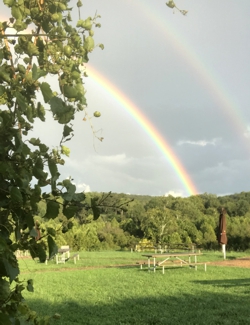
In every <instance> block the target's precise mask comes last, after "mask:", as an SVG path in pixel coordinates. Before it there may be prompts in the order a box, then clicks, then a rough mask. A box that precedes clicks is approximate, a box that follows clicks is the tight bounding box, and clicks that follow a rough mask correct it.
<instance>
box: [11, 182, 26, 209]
mask: <svg viewBox="0 0 250 325" xmlns="http://www.w3.org/2000/svg"><path fill="white" fill-rule="evenodd" d="M10 198H11V201H12V204H13V205H14V206H20V205H22V203H23V196H22V193H21V191H20V190H19V188H17V187H14V186H12V187H11V189H10Z"/></svg>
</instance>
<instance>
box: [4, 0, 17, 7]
mask: <svg viewBox="0 0 250 325" xmlns="http://www.w3.org/2000/svg"><path fill="white" fill-rule="evenodd" d="M3 3H4V4H5V5H6V6H8V7H12V6H13V4H14V3H15V0H3Z"/></svg>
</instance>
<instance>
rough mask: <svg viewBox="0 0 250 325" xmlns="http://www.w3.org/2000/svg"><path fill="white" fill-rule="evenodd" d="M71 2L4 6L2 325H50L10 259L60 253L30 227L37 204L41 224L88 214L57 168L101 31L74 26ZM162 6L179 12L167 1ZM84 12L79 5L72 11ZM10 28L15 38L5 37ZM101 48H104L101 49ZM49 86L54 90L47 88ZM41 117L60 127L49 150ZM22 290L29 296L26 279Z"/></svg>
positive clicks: (0, 55) (42, 0) (8, 0)
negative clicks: (38, 128) (39, 129)
mask: <svg viewBox="0 0 250 325" xmlns="http://www.w3.org/2000/svg"><path fill="white" fill-rule="evenodd" d="M69 2H70V0H60V1H55V0H3V3H4V4H5V5H6V6H8V7H9V8H10V11H11V14H10V16H11V17H10V19H9V20H8V21H3V22H0V36H1V43H0V48H1V51H0V104H1V111H0V323H3V324H5V325H9V324H20V322H19V318H20V317H21V315H23V316H25V317H26V319H28V320H29V321H32V322H33V323H34V324H37V325H39V324H48V323H49V318H48V317H47V318H45V319H43V320H41V319H40V318H39V317H38V316H37V314H36V313H35V312H31V311H30V310H29V308H28V306H27V305H26V304H25V303H24V302H23V300H22V291H23V290H24V287H25V286H24V284H23V283H20V282H19V280H18V278H17V277H18V274H19V268H18V262H17V259H16V257H15V254H14V253H15V251H16V250H17V249H29V251H30V253H31V256H32V257H33V258H36V257H37V258H39V260H40V261H41V262H44V261H45V260H46V256H47V252H46V250H47V249H48V251H49V252H48V253H49V258H50V257H52V256H53V255H54V254H56V252H57V246H56V244H55V241H54V239H53V236H54V234H53V231H50V232H47V233H45V234H44V235H43V236H42V238H39V236H38V232H37V228H36V227H35V222H34V216H35V215H37V213H38V204H39V203H40V202H41V201H44V202H45V204H46V212H45V215H43V216H42V217H43V218H45V219H47V220H48V219H55V218H56V217H57V216H58V215H59V214H60V213H61V214H63V215H64V216H65V217H66V218H67V220H69V219H71V218H72V217H73V216H74V215H75V214H76V212H77V211H78V209H79V208H82V207H85V208H87V209H88V208H89V207H88V206H87V205H86V204H85V203H83V202H84V199H85V196H84V194H83V193H76V187H75V185H74V184H73V183H72V182H71V180H70V179H65V180H62V181H59V177H60V173H59V171H58V165H63V164H64V160H63V155H66V156H68V155H69V152H70V150H69V148H67V147H66V146H65V142H67V141H69V140H70V139H71V138H72V137H73V128H72V124H71V121H72V120H73V119H74V118H75V114H76V113H77V112H80V111H85V108H86V105H87V101H86V98H85V89H84V86H83V80H82V79H83V77H84V76H86V74H85V72H82V71H83V70H82V69H81V67H83V65H84V63H86V62H88V55H89V53H90V52H92V51H93V49H94V48H95V43H94V39H93V34H94V31H93V27H100V24H99V23H98V22H97V19H98V16H94V17H88V18H87V19H85V20H82V19H81V18H80V16H79V20H78V22H77V24H76V26H74V27H73V26H72V25H71V15H70V12H71V10H72V8H70V6H69ZM167 5H168V6H169V7H170V8H176V9H178V8H177V7H176V6H175V4H174V2H173V1H172V0H170V1H169V2H168V3H167ZM81 6H82V3H81V0H78V1H77V7H78V8H80V7H81ZM178 10H179V9H178ZM79 12H80V11H79ZM180 12H182V13H183V14H184V15H185V14H186V12H185V11H181V10H180ZM9 27H11V28H12V29H14V31H15V32H14V33H13V34H8V28H9ZM23 33H24V34H23ZM99 47H100V48H102V49H103V45H102V44H100V45H99ZM48 76H54V79H55V80H54V81H53V83H50V84H49V83H48V82H46V81H44V79H42V78H43V77H48ZM52 84H53V85H57V86H55V87H54V88H51V85H52ZM39 93H40V94H41V98H42V99H41V100H40V99H38V98H40V97H39ZM46 110H47V111H48V112H50V113H51V114H52V116H53V118H54V120H55V122H56V123H59V124H60V125H61V126H62V138H61V141H60V143H59V144H58V147H57V148H56V149H52V150H51V149H50V148H49V147H48V146H47V145H46V144H45V143H42V142H41V140H40V139H39V138H32V137H31V136H30V131H31V130H32V129H33V127H34V121H35V119H37V118H39V119H40V120H41V121H43V122H45V120H46V113H45V112H46ZM85 114H86V118H88V114H87V112H86V111H85ZM94 116H95V117H99V116H100V112H95V113H94ZM47 186H50V192H51V193H47ZM43 189H44V192H43V193H42V190H43ZM91 206H92V210H93V216H94V217H93V219H94V220H95V219H97V218H98V216H99V209H98V199H96V198H93V199H92V200H91ZM65 229H67V226H66V225H65ZM62 230H63V229H62ZM12 233H14V234H15V240H14V241H13V242H12V240H11V235H12ZM94 236H95V234H94ZM45 238H46V240H47V244H46V243H45V241H44V239H45ZM13 281H15V282H16V283H15V286H14V289H12V290H11V289H10V284H11V283H12V282H13ZM27 289H28V290H30V291H32V290H33V286H32V281H30V280H29V281H28V283H27Z"/></svg>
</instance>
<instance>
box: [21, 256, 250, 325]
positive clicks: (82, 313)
mask: <svg viewBox="0 0 250 325" xmlns="http://www.w3.org/2000/svg"><path fill="white" fill-rule="evenodd" d="M141 255H142V253H130V252H82V253H80V261H78V262H77V264H76V265H74V263H73V261H68V262H67V263H66V264H65V265H63V264H59V265H56V264H55V263H53V262H52V261H51V262H50V263H49V265H47V266H46V265H43V264H40V263H37V262H34V261H32V260H20V266H21V278H22V279H26V280H27V279H29V278H33V279H34V286H35V292H34V293H30V292H25V299H26V300H27V301H28V302H29V304H30V305H31V306H32V307H33V308H34V309H35V310H37V311H39V312H40V313H41V314H43V315H46V314H51V315H53V314H54V313H59V314H60V315H61V318H60V319H59V320H54V321H53V324H58V325H59V324H60V325H82V324H89V325H90V324H91V325H92V324H93V325H94V324H95V325H99V324H103V325H108V324H119V325H125V324H127V325H128V324H136V325H137V324H138V325H142V324H143V325H147V324H148V325H153V324H159V325H161V324H164V325H165V324H170V325H172V324H173V325H174V324H175V325H179V324H182V325H183V324H184V325H186V324H190V325H195V324H209V325H210V324H216V325H217V324H218V325H219V324H232V325H233V324H250V304H249V303H250V269H247V268H244V269H243V268H236V267H235V268H233V267H219V266H211V265H209V264H208V267H207V272H204V268H203V266H199V267H198V270H197V271H195V270H194V269H190V268H188V267H184V268H171V269H165V274H164V275H163V274H162V272H161V270H157V272H156V273H153V272H148V270H147V269H146V268H143V269H142V270H141V269H140V268H139V266H138V265H136V262H137V261H141V260H142V259H143V258H142V256H141ZM244 255H246V254H243V253H233V252H232V253H228V254H227V258H228V259H234V258H237V257H242V256H244ZM221 259H222V254H221V253H220V252H216V253H204V254H203V256H201V257H200V258H199V260H200V261H201V260H203V261H215V260H221ZM145 262H146V259H145ZM114 265H116V266H117V267H110V266H114ZM120 265H126V266H124V267H120ZM127 265H131V266H127ZM101 266H102V268H101ZM104 266H108V267H107V268H104ZM84 267H88V268H84Z"/></svg>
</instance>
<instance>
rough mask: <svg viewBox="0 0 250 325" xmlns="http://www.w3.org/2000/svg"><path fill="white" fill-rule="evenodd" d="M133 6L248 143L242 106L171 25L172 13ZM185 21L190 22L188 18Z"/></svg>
mask: <svg viewBox="0 0 250 325" xmlns="http://www.w3.org/2000/svg"><path fill="white" fill-rule="evenodd" d="M134 5H135V6H137V7H138V10H139V11H140V13H144V14H145V16H146V17H147V19H148V20H151V21H152V23H153V24H154V27H155V26H156V27H157V28H158V29H159V32H161V33H163V34H164V35H165V38H166V39H167V40H168V41H169V42H170V43H171V46H172V47H173V48H174V49H175V50H176V52H177V54H178V55H179V56H180V57H181V58H182V60H183V61H184V62H186V64H187V65H189V66H190V67H192V73H193V76H195V77H196V78H197V80H198V81H199V83H201V84H203V85H204V88H205V89H206V91H207V92H208V93H209V95H210V96H211V98H213V101H214V102H215V103H216V105H218V107H220V108H221V109H222V111H223V113H224V116H225V119H226V120H227V121H228V124H229V125H230V124H231V127H232V129H233V132H234V134H235V136H236V137H239V138H240V139H241V141H242V140H243V139H244V141H243V142H245V140H246V138H245V137H244V133H245V132H246V131H247V129H248V126H247V123H246V121H245V119H244V117H243V116H242V113H241V111H240V107H239V104H238V103H237V101H236V100H235V98H233V96H232V95H231V94H230V93H229V91H228V90H227V89H226V88H225V86H224V85H223V83H222V81H221V80H220V77H219V75H218V74H217V73H216V72H215V71H214V69H213V68H212V67H210V66H208V65H207V64H206V63H205V62H204V60H202V58H200V57H199V56H198V54H197V53H196V52H195V50H194V49H193V48H192V46H191V45H190V44H188V43H187V41H186V39H185V38H184V37H183V36H182V35H181V34H180V33H179V32H178V31H177V29H176V28H174V26H173V24H171V22H169V18H168V17H167V13H169V12H170V13H171V11H169V9H168V8H166V12H165V10H163V11H161V12H159V11H157V10H156V9H155V7H154V6H153V5H149V4H147V3H145V2H144V1H141V0H139V1H137V2H135V3H134ZM161 13H164V16H163V15H162V16H161ZM171 15H172V13H171ZM182 18H183V19H188V17H182ZM246 145H247V148H248V151H249V143H246Z"/></svg>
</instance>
